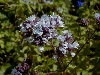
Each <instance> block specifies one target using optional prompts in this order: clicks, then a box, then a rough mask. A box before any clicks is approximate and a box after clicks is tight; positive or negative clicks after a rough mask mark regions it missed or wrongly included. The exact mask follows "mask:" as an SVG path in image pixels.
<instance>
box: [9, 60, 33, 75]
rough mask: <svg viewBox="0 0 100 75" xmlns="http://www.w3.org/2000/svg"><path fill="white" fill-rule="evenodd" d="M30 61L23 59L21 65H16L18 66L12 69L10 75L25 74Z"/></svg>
mask: <svg viewBox="0 0 100 75" xmlns="http://www.w3.org/2000/svg"><path fill="white" fill-rule="evenodd" d="M30 66H31V61H30V59H25V60H24V61H23V63H21V64H18V66H17V67H16V68H14V69H12V72H11V73H12V75H23V74H24V73H25V74H26V73H27V72H28V70H29V69H30Z"/></svg>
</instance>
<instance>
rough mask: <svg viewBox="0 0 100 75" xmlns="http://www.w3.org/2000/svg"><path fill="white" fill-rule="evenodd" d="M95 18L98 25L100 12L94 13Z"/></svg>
mask: <svg viewBox="0 0 100 75" xmlns="http://www.w3.org/2000/svg"><path fill="white" fill-rule="evenodd" d="M95 19H96V23H97V25H100V13H95Z"/></svg>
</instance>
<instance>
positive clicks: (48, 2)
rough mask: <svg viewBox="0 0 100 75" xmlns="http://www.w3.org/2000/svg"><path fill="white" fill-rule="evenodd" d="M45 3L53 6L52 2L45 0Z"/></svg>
mask: <svg viewBox="0 0 100 75" xmlns="http://www.w3.org/2000/svg"><path fill="white" fill-rule="evenodd" d="M43 2H45V3H47V4H53V2H52V0H43Z"/></svg>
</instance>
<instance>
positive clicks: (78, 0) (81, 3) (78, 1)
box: [77, 0, 84, 8]
mask: <svg viewBox="0 0 100 75" xmlns="http://www.w3.org/2000/svg"><path fill="white" fill-rule="evenodd" d="M83 5H84V1H82V0H77V6H78V7H79V8H80V7H82V6H83Z"/></svg>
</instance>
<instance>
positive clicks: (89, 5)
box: [0, 0, 100, 75]
mask: <svg viewBox="0 0 100 75" xmlns="http://www.w3.org/2000/svg"><path fill="white" fill-rule="evenodd" d="M45 1H46V0H0V75H11V72H12V69H14V68H15V67H16V66H18V64H19V63H23V61H24V59H30V60H31V62H32V64H31V66H30V69H29V70H28V73H27V74H29V75H46V74H52V75H67V74H69V75H80V74H83V75H99V74H100V70H99V68H100V63H99V62H100V48H99V46H100V16H99V20H98V19H97V18H96V17H95V13H100V12H99V10H100V8H99V7H98V5H99V3H100V1H99V0H91V1H90V0H85V1H84V2H85V3H84V5H83V6H81V7H77V5H76V4H74V3H73V2H72V1H73V0H72V1H71V0H51V2H53V3H50V2H47V3H46V2H45ZM48 1H49V0H48ZM53 12H54V13H55V14H58V15H60V16H61V17H62V18H63V21H64V24H65V27H64V28H63V29H64V30H70V32H71V33H72V34H73V37H74V38H75V40H77V41H78V43H79V44H80V48H78V49H76V50H74V52H75V53H76V56H75V57H72V56H71V55H70V54H69V55H67V57H65V56H62V55H61V56H60V58H58V59H53V58H52V55H53V52H52V50H51V49H53V48H51V46H50V45H48V46H46V47H45V48H44V49H45V52H40V51H39V50H38V46H36V45H34V44H30V43H28V42H27V41H24V40H23V39H24V37H23V35H22V33H21V32H20V28H19V27H18V26H19V25H20V24H21V23H23V22H24V21H25V20H26V18H27V17H29V16H31V15H36V16H38V17H41V16H42V15H43V14H47V15H52V13H53ZM84 20H85V22H84ZM87 22H88V23H87ZM97 22H99V23H97ZM61 31H62V29H58V32H61ZM57 42H58V41H57V39H56V40H54V43H55V44H54V45H57Z"/></svg>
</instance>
